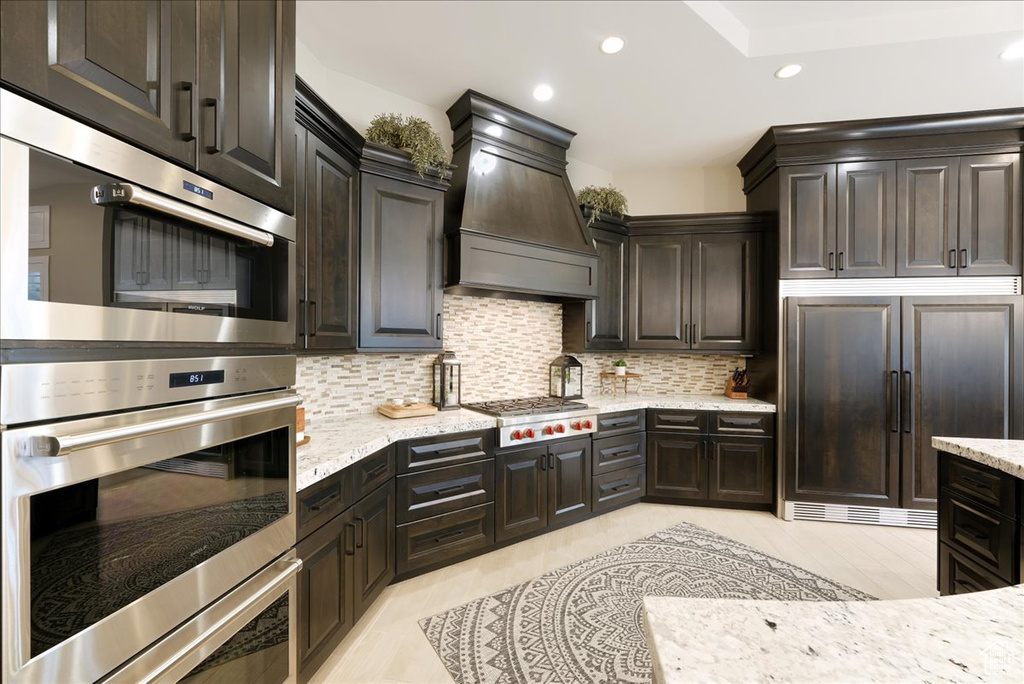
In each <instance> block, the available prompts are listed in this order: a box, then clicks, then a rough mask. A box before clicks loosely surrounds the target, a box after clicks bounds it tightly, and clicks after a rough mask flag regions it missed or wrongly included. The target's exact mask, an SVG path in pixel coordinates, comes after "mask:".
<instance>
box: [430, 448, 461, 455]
mask: <svg viewBox="0 0 1024 684" xmlns="http://www.w3.org/2000/svg"><path fill="white" fill-rule="evenodd" d="M457 451H462V447H461V446H453V447H448V448H447V449H437V450H436V451H435V452H434V453H436V454H454V453H455V452H457Z"/></svg>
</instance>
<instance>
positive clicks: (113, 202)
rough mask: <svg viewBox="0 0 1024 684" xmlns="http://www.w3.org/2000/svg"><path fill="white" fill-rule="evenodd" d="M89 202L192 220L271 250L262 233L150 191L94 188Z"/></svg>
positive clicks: (270, 241)
mask: <svg viewBox="0 0 1024 684" xmlns="http://www.w3.org/2000/svg"><path fill="white" fill-rule="evenodd" d="M92 203H93V204H98V205H100V206H102V207H120V206H125V205H128V206H130V207H144V208H146V209H153V210H155V211H160V212H163V213H165V214H170V215H171V216H174V217H175V218H180V219H185V220H186V221H192V222H193V223H198V224H199V225H201V226H205V227H206V228H212V229H213V230H218V231H220V232H222V233H227V234H228V235H233V236H235V237H239V238H242V239H243V240H252V241H253V242H255V243H256V244H258V245H262V246H264V247H272V246H273V245H274V236H273V235H271V234H270V233H268V232H266V231H263V230H258V229H256V228H250V227H249V226H247V225H245V224H244V223H239V222H238V221H232V220H231V219H228V218H224V217H223V216H218V215H217V214H214V213H212V212H209V211H204V210H202V209H200V208H199V207H193V206H192V205H191V204H187V203H186V202H182V201H180V200H176V199H171V198H170V197H165V196H163V195H159V194H157V193H155V192H150V191H149V190H146V189H144V188H140V187H139V186H137V185H132V184H131V183H107V184H106V185H97V186H96V187H94V188H93V189H92Z"/></svg>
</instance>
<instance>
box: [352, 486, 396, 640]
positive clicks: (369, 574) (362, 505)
mask: <svg viewBox="0 0 1024 684" xmlns="http://www.w3.org/2000/svg"><path fill="white" fill-rule="evenodd" d="M352 519H353V523H354V524H355V552H354V554H353V564H354V566H355V581H354V583H353V587H354V589H355V591H354V600H353V609H354V611H355V616H356V619H357V620H358V619H359V617H360V616H361V615H362V614H363V613H365V612H366V609H367V608H369V606H370V604H371V603H373V601H374V599H376V598H377V597H378V596H379V595H380V593H381V592H382V591H384V588H385V587H386V586H387V585H388V584H389V583H390V582H391V580H392V579H394V577H395V483H394V482H393V481H392V482H389V483H388V484H385V485H383V486H381V487H379V488H378V489H377V490H376V491H375V492H374V493H373V494H371V495H369V496H367V497H366V498H364V499H363V500H361V501H360V502H359V503H357V504H356V505H355V506H353V507H352Z"/></svg>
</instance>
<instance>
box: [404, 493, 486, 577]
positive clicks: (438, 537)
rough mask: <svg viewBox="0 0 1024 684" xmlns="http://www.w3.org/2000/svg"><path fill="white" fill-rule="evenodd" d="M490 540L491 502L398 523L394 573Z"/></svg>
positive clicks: (446, 558) (452, 557) (453, 556)
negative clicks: (432, 516)
mask: <svg viewBox="0 0 1024 684" xmlns="http://www.w3.org/2000/svg"><path fill="white" fill-rule="evenodd" d="M493 543H494V504H493V503H486V504H482V505H480V506H474V507H473V508H467V509H465V510H461V511H455V512H454V513H445V514H444V515H439V516H437V517H436V518H428V519H426V520H420V521H419V522H414V523H409V524H408V525H400V526H399V527H398V574H399V575H404V574H405V573H407V572H410V571H412V570H418V569H420V568H425V567H428V566H431V565H440V564H446V563H452V562H454V560H455V559H456V557H458V556H461V555H463V554H466V553H469V552H471V551H477V550H480V549H484V548H487V547H488V546H490V545H491V544H493Z"/></svg>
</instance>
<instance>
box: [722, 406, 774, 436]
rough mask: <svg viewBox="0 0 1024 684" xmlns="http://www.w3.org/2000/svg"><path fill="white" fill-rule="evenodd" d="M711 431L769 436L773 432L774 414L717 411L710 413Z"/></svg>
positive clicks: (724, 433)
mask: <svg viewBox="0 0 1024 684" xmlns="http://www.w3.org/2000/svg"><path fill="white" fill-rule="evenodd" d="M711 433H712V434H715V435H746V436H748V437H771V436H772V435H774V434H775V414H774V413H734V412H732V411H717V412H715V413H713V414H712V418H711Z"/></svg>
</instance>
